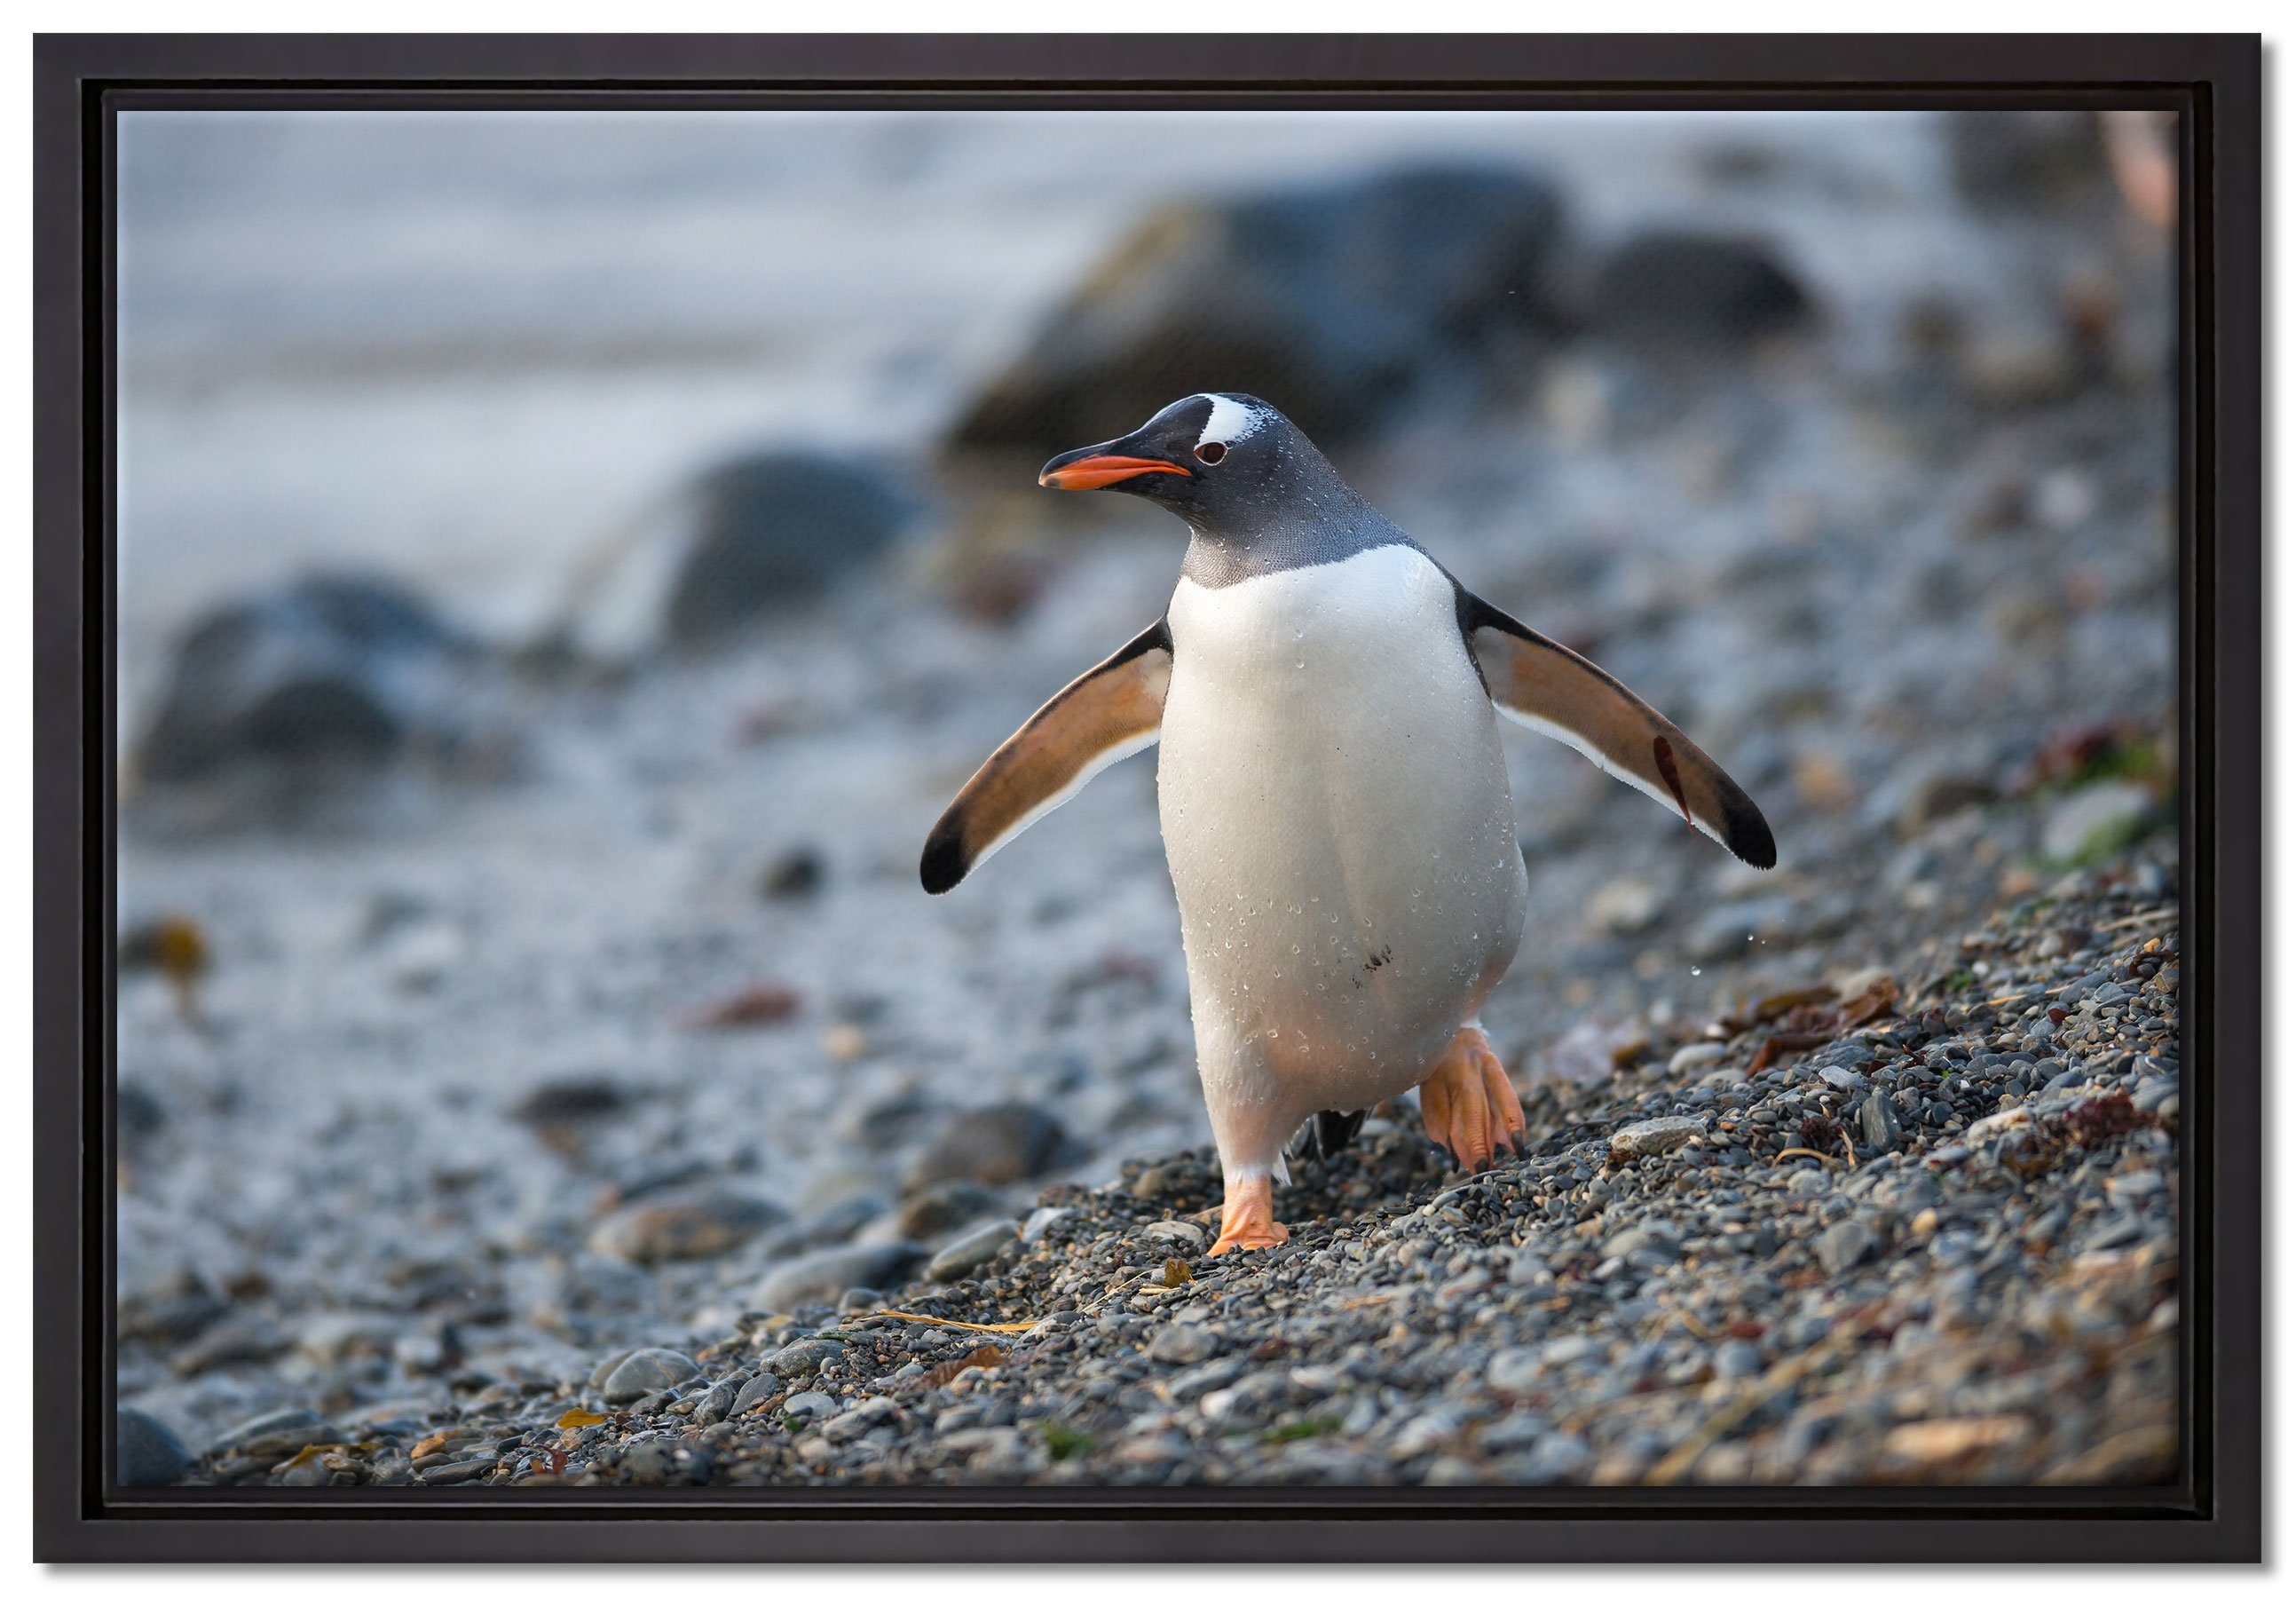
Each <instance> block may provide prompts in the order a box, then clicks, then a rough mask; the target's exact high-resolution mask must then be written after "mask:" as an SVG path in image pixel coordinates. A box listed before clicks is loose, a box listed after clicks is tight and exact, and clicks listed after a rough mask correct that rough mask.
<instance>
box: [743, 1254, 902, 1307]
mask: <svg viewBox="0 0 2296 1598" xmlns="http://www.w3.org/2000/svg"><path fill="white" fill-rule="evenodd" d="M926 1257H927V1254H926V1251H925V1250H924V1249H923V1248H920V1247H918V1246H917V1245H916V1244H914V1243H912V1242H908V1241H906V1240H900V1241H894V1242H887V1243H850V1244H847V1245H845V1246H844V1247H841V1248H823V1249H818V1250H816V1251H815V1252H813V1253H810V1254H801V1255H799V1256H797V1257H796V1258H794V1259H789V1260H784V1261H783V1262H782V1263H781V1264H778V1265H775V1267H774V1268H773V1269H772V1270H771V1271H769V1272H767V1273H766V1278H765V1280H764V1281H762V1282H760V1283H758V1289H757V1295H756V1298H757V1303H758V1306H759V1307H760V1308H763V1309H767V1310H774V1311H777V1312H787V1311H789V1310H793V1309H796V1308H798V1307H799V1306H801V1305H807V1304H834V1303H836V1302H837V1300H838V1298H839V1297H840V1296H841V1295H843V1294H844V1293H845V1292H846V1291H847V1290H849V1289H853V1288H872V1289H876V1290H878V1291H880V1292H882V1291H884V1290H885V1289H888V1288H896V1287H898V1286H900V1285H901V1284H902V1283H903V1282H905V1281H908V1279H909V1278H910V1276H911V1275H913V1274H914V1272H915V1270H916V1268H917V1266H919V1265H921V1264H923V1263H924V1261H925V1259H926Z"/></svg>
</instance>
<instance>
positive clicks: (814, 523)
mask: <svg viewBox="0 0 2296 1598" xmlns="http://www.w3.org/2000/svg"><path fill="white" fill-rule="evenodd" d="M914 511H915V507H914V506H913V505H912V504H911V503H910V501H909V500H908V499H907V498H906V497H905V496H904V495H903V494H902V493H900V492H899V491H898V490H897V489H896V488H895V487H894V485H893V481H892V479H891V477H890V476H889V474H888V473H887V472H886V471H885V470H884V469H882V468H880V467H874V466H868V465H859V464H857V463H854V462H851V461H847V460H841V459H839V458H837V457H833V456H828V455H820V454H815V453H811V452H808V451H804V450H793V449H792V450H767V451H761V452H758V453H757V454H752V455H743V456H740V457H735V458H734V459H732V460H728V461H726V462H725V463H723V464H722V465H717V466H715V467H713V468H711V469H710V470H709V471H708V472H705V473H704V474H702V475H701V477H700V478H698V479H697V480H696V481H695V482H693V483H692V484H690V485H689V486H688V487H686V488H685V489H684V490H681V491H680V492H678V493H677V494H676V495H675V496H674V497H673V498H672V499H671V500H670V502H669V503H668V505H667V506H666V507H664V508H663V509H662V510H661V511H660V513H658V514H656V515H651V516H648V517H646V518H644V519H643V520H641V521H640V522H639V523H636V524H635V525H633V526H631V527H628V528H626V529H624V530H622V531H620V532H619V533H618V534H617V535H616V536H615V537H614V539H613V540H611V542H610V543H609V544H608V545H607V546H605V547H604V548H602V549H601V550H600V551H599V552H598V553H597V554H595V555H594V556H592V558H591V560H590V561H589V563H588V564H587V566H586V569H585V570H584V572H582V574H581V576H580V579H579V581H578V584H577V587H576V591H575V594H574V597H573V598H572V600H571V601H570V604H569V605H567V607H566V608H565V610H564V612H563V613H562V614H561V615H560V616H559V617H558V618H557V619H556V620H555V621H554V622H553V624H552V625H551V627H550V628H549V630H547V632H546V634H545V638H544V640H543V646H542V651H541V652H542V653H543V654H545V655H555V656H560V657H566V656H570V657H573V658H576V659H583V660H627V659H631V658H635V657H636V656H639V655H646V654H650V653H653V652H656V651H659V650H661V649H665V648H668V649H698V648H706V647H712V646H715V645H719V644H723V643H726V642H728V641H730V640H732V639H734V638H738V637H739V636H740V635H741V634H742V632H744V631H746V630H748V629H750V628H751V627H753V626H755V625H757V624H758V622H761V621H763V620H765V619H767V618H768V617H770V616H772V615H773V614H775V613H776V612H777V611H782V610H784V609H786V608H787V607H789V606H791V605H799V604H804V603H807V602H808V601H812V600H816V599H818V598H820V597H822V595H824V593H826V592H827V591H828V590H829V589H832V587H834V586H835V585H836V584H838V583H839V582H840V581H843V580H844V579H846V578H847V577H849V576H850V575H851V574H853V573H855V572H859V571H863V570H865V569H866V568H868V567H869V566H871V565H873V564H875V562H876V561H877V560H878V558H879V557H880V556H882V555H884V554H885V552H886V551H887V550H888V549H889V548H891V547H892V545H893V544H894V542H895V541H896V540H898V538H899V537H900V535H901V532H902V531H903V530H904V529H905V528H906V526H907V525H908V523H909V521H910V520H911V518H912V517H913V515H914Z"/></svg>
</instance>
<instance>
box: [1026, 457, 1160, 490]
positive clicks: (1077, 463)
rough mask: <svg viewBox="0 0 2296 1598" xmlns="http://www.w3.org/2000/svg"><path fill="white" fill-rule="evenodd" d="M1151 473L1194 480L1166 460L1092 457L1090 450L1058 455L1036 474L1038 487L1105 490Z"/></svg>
mask: <svg viewBox="0 0 2296 1598" xmlns="http://www.w3.org/2000/svg"><path fill="white" fill-rule="evenodd" d="M1150 472H1169V473H1171V474H1173V475H1175V476H1177V477H1193V476H1194V475H1195V474H1194V473H1193V472H1191V471H1189V470H1188V468H1187V467H1185V466H1176V465H1173V464H1172V463H1171V462H1170V461H1168V460H1147V459H1144V458H1143V457H1140V456H1137V455H1095V454H1094V453H1093V452H1092V451H1091V450H1089V449H1079V450H1078V451H1077V452H1076V453H1075V454H1074V455H1058V456H1054V457H1053V458H1052V459H1051V460H1049V461H1046V463H1045V469H1044V470H1043V471H1042V472H1040V473H1038V474H1037V487H1039V488H1047V489H1104V488H1106V487H1107V486H1108V485H1109V484H1110V483H1111V482H1123V481H1124V480H1125V479H1126V478H1128V477H1140V476H1144V475H1145V474H1148V473H1150Z"/></svg>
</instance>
